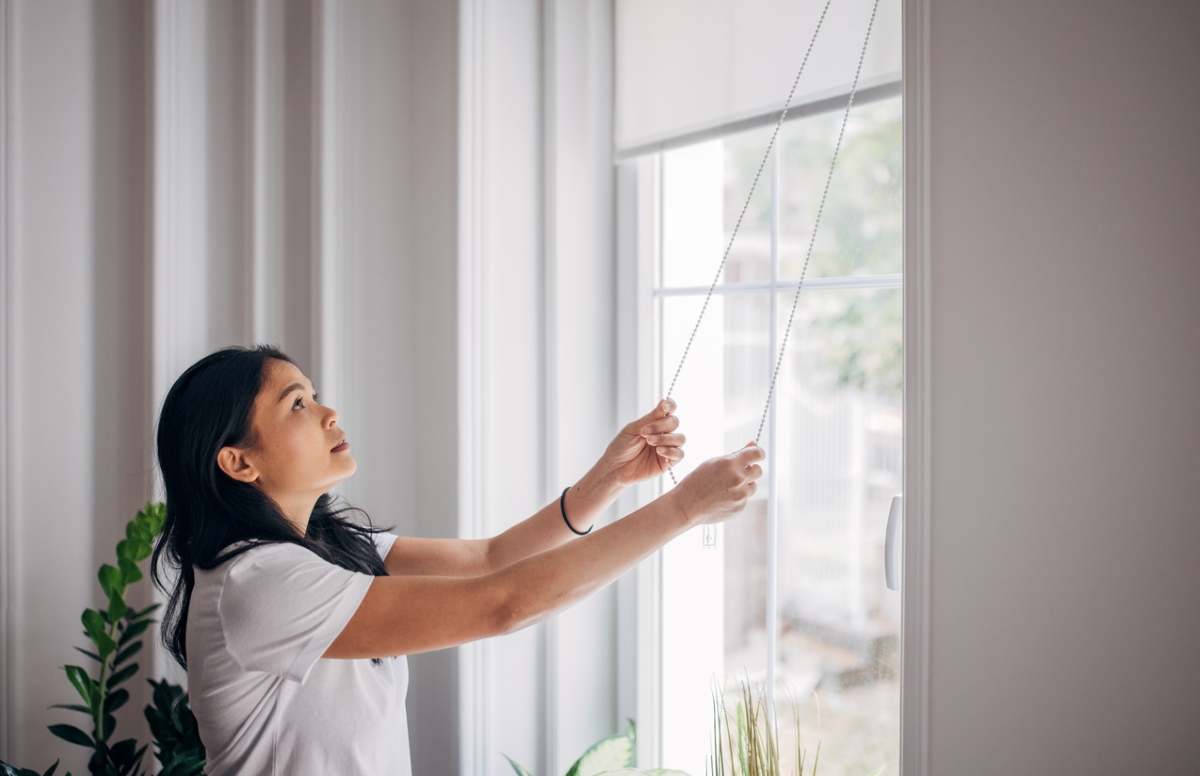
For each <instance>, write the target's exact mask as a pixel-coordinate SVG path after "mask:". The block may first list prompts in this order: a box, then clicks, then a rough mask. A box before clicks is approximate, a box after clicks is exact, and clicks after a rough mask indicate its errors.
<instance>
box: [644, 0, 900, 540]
mask: <svg viewBox="0 0 1200 776" xmlns="http://www.w3.org/2000/svg"><path fill="white" fill-rule="evenodd" d="M832 2H833V0H826V2H825V7H824V8H823V9H822V10H821V18H820V19H818V20H817V26H816V28H815V29H814V30H813V35H812V39H811V40H809V42H808V49H807V50H806V51H805V52H804V59H803V60H802V61H801V62H800V69H799V70H798V71H797V72H796V78H795V79H794V80H793V81H792V88H791V90H790V91H789V92H788V96H787V100H786V101H784V104H783V110H782V111H781V112H780V114H779V120H778V121H776V122H775V131H774V132H772V133H771V140H770V141H769V142H768V143H767V150H766V153H764V154H763V158H762V161H761V162H759V165H758V172H756V173H755V174H754V181H753V182H752V183H751V184H750V191H749V193H748V194H746V202H745V204H743V205H742V212H741V213H739V214H738V218H737V221H736V222H734V225H733V231H732V232H731V233H730V235H729V241H728V242H727V243H726V244H725V252H724V253H723V254H722V255H721V263H720V264H718V265H717V273H716V275H715V276H714V277H713V281H712V284H711V285H709V287H708V294H707V295H705V297H704V304H703V305H701V307H700V315H699V316H697V318H696V324H695V325H694V326H693V327H692V333H691V336H689V337H688V341H687V345H686V346H684V348H683V355H682V356H680V358H679V366H677V367H676V368H675V376H674V377H672V378H671V386H670V388H668V389H667V398H668V399H669V398H671V394H672V393H674V392H675V383H676V382H677V381H678V380H679V373H680V372H682V371H683V364H684V362H685V361H687V357H688V353H689V352H690V351H691V349H692V342H693V341H694V340H695V339H696V332H697V331H699V330H700V322H701V321H703V320H704V313H705V312H706V311H707V310H708V303H709V302H710V301H712V295H713V292H714V291H715V290H716V288H717V283H718V282H720V280H721V273H722V272H723V271H724V269H725V262H726V260H728V259H729V252H730V250H732V248H733V241H734V240H736V239H737V234H738V229H740V228H741V226H742V219H743V218H745V216H746V211H747V210H749V208H750V200H751V198H753V197H754V189H755V188H756V187H757V186H758V181H759V178H761V177H762V172H763V169H764V168H765V167H766V166H767V160H768V159H769V158H770V157H771V149H772V148H774V147H775V140H776V139H777V138H778V137H779V130H780V128H782V127H783V122H784V119H786V118H787V114H788V110H789V109H790V108H791V105H792V98H793V97H795V95H796V86H797V85H798V84H799V83H800V76H801V75H803V73H804V68H805V66H807V65H808V57H809V55H810V54H812V50H813V44H815V43H816V42H817V35H818V34H819V33H820V32H821V25H822V24H824V23H825V15H826V14H827V13H828V12H829V6H830V4H831V3H832ZM878 10H879V0H875V2H874V5H872V6H871V19H870V21H869V22H867V34H866V37H864V38H863V45H862V51H861V52H860V53H859V55H858V67H857V68H856V69H855V71H854V81H853V83H852V84H851V85H850V98H849V99H848V100H847V101H846V111H845V113H844V114H843V115H842V126H841V129H840V130H839V131H838V138H837V143H836V144H835V145H834V147H833V158H832V159H831V160H830V161H829V174H828V175H827V176H826V177H825V189H824V191H823V192H822V193H821V204H820V206H819V207H818V208H817V217H816V220H815V221H814V222H813V231H812V237H811V238H810V239H809V241H808V250H807V251H805V254H804V264H803V266H802V268H801V270H800V281H799V282H798V283H797V284H796V294H795V297H794V298H793V299H792V310H791V312H790V313H789V314H788V321H787V327H786V328H785V329H784V331H783V340H782V342H781V343H780V346H779V356H778V357H777V359H776V361H775V369H774V371H773V372H772V373H771V385H770V387H769V388H768V389H767V400H766V402H765V403H764V405H763V411H762V418H761V419H760V420H759V422H758V433H757V434H755V436H754V443H755V444H758V443H759V442H760V440H761V439H762V433H763V428H764V427H765V426H766V423H767V416H768V414H769V413H770V411H771V401H772V399H774V397H775V384H776V382H778V380H779V370H780V368H781V367H782V366H783V356H784V353H785V352H786V350H787V343H788V335H789V334H790V333H791V331H792V321H793V320H794V319H795V317H796V307H797V303H798V302H799V301H800V290H801V288H803V287H804V277H805V275H806V274H807V273H808V262H809V259H811V258H812V252H813V246H814V245H815V244H816V241H817V229H819V228H820V226H821V215H822V214H823V213H824V212H825V201H826V199H827V198H828V197H829V186H830V184H831V183H832V182H833V170H834V167H835V166H836V165H837V158H838V153H839V152H840V151H841V150H842V140H843V138H845V136H846V124H847V122H848V121H849V120H850V109H851V108H852V107H854V95H855V93H856V92H857V91H858V79H859V76H861V75H862V67H863V62H864V61H865V59H866V56H867V44H868V43H869V42H870V40H871V29H872V28H873V27H874V26H875V14H876V13H877V12H878ZM667 473H668V474H670V475H671V482H672V483H674V484H675V485H678V484H679V480H677V479H675V470H674V468H673V467H672V466H671V465H670V464H669V463H668V464H667ZM703 541H704V546H705V547H707V548H709V549H711V548H713V547H716V546H717V528H716V526H714V525H705V526H704V539H703Z"/></svg>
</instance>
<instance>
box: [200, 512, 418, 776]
mask: <svg viewBox="0 0 1200 776" xmlns="http://www.w3.org/2000/svg"><path fill="white" fill-rule="evenodd" d="M395 540H396V537H395V536H394V535H392V534H378V535H377V536H376V538H375V545H376V547H377V549H378V550H379V554H380V556H381V557H386V556H387V553H388V550H390V549H391V547H392V543H393V542H394V541H395ZM373 579H374V577H372V576H369V575H367V574H359V573H356V572H353V571H347V570H346V569H344V568H341V567H340V566H335V565H333V564H332V563H327V562H326V561H324V560H322V559H321V558H319V557H317V556H316V555H315V554H313V553H312V552H310V551H309V550H306V549H304V548H303V547H299V546H297V545H295V544H268V545H264V546H261V547H255V548H253V549H251V550H247V551H246V552H244V553H242V554H241V555H238V556H237V557H236V558H234V559H232V560H230V561H227V562H226V563H223V564H222V565H221V566H219V567H218V568H215V569H213V570H211V571H202V570H200V569H196V586H195V588H194V589H193V590H192V602H191V607H190V609H189V611H188V620H187V647H188V693H189V696H190V700H191V706H192V711H194V712H195V714H196V719H197V721H198V722H199V724H200V740H202V741H203V742H204V747H205V749H206V751H207V755H208V764H207V765H206V766H205V769H204V772H205V773H207V774H209V776H224V775H225V774H242V776H257V775H258V774H263V775H266V774H277V775H279V776H283V774H287V776H305V775H307V774H312V775H313V776H318V775H320V776H328V774H363V776H377V775H378V776H382V775H383V774H388V776H411V772H412V771H411V765H410V763H409V750H408V717H407V715H406V714H405V709H404V698H405V695H406V694H407V692H408V661H407V658H405V657H403V656H401V657H396V658H384V659H383V660H381V661H379V663H378V664H377V665H376V664H372V662H371V661H370V660H327V659H324V658H322V657H321V655H323V654H324V653H325V650H326V649H328V647H329V645H330V644H332V643H333V640H334V639H335V638H337V636H338V634H339V633H341V631H342V628H344V627H345V625H346V623H347V622H348V621H349V620H350V617H351V615H353V614H354V612H355V610H356V609H358V605H359V603H360V602H361V601H362V599H363V596H364V595H366V593H367V588H368V587H370V585H371V581H372V580H373Z"/></svg>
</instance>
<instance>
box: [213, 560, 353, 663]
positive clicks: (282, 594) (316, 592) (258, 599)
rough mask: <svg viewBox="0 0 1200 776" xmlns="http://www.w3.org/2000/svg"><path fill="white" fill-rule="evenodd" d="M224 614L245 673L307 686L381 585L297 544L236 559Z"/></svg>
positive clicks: (232, 650) (223, 624)
mask: <svg viewBox="0 0 1200 776" xmlns="http://www.w3.org/2000/svg"><path fill="white" fill-rule="evenodd" d="M229 563H230V564H232V565H231V566H230V568H229V571H228V573H227V574H226V575H225V583H224V586H223V588H222V590H221V600H220V605H219V608H218V611H219V612H220V617H221V627H222V629H223V630H224V635H225V643H226V646H227V647H228V649H229V653H230V654H231V655H232V656H233V658H234V660H236V661H237V662H238V665H239V666H241V667H242V668H243V669H244V670H247V671H263V672H266V673H269V674H275V675H276V676H282V677H283V678H285V679H291V680H292V681H295V682H303V681H304V680H305V679H307V678H308V672H309V671H311V670H312V667H313V666H314V665H316V663H317V660H318V659H319V658H320V657H321V655H323V654H325V650H326V649H328V648H329V645H330V644H332V643H333V640H334V639H336V638H337V637H338V634H339V633H341V632H342V628H344V627H346V623H347V622H349V621H350V618H351V617H352V616H353V615H354V612H355V611H356V610H357V609H358V605H359V604H360V603H361V602H362V599H363V596H365V595H366V594H367V588H369V587H370V586H371V582H372V581H373V580H374V579H375V578H374V577H372V576H371V575H369V574H360V573H358V572H354V571H349V570H348V569H344V568H342V567H340V566H335V565H334V564H332V563H329V562H327V561H325V560H322V559H321V558H319V557H318V556H317V555H315V554H314V553H313V552H311V551H310V550H307V549H305V548H303V547H300V546H298V545H295V544H268V545H265V546H262V547H255V548H254V549H252V550H248V551H246V552H244V553H242V554H241V555H239V556H238V557H236V558H234V559H233V560H231V561H229Z"/></svg>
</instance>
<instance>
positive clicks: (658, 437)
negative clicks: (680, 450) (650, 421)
mask: <svg viewBox="0 0 1200 776" xmlns="http://www.w3.org/2000/svg"><path fill="white" fill-rule="evenodd" d="M686 442H687V437H686V436H684V435H683V434H651V435H650V436H648V437H646V444H648V445H653V446H654V447H662V446H665V447H683V445H684V443H686Z"/></svg>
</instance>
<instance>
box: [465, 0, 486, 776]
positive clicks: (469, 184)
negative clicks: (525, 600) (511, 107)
mask: <svg viewBox="0 0 1200 776" xmlns="http://www.w3.org/2000/svg"><path fill="white" fill-rule="evenodd" d="M484 1H485V0H459V13H458V19H459V31H458V258H457V264H458V273H457V274H458V416H459V417H458V429H459V431H458V433H459V445H458V450H459V460H458V477H459V484H458V509H459V518H458V536H459V538H463V539H471V538H478V537H481V536H484V535H485V515H484V499H483V495H484V494H483V484H484V481H485V479H484V477H485V471H484V454H483V453H484V450H485V449H486V438H485V436H484V435H485V429H486V423H485V422H484V418H483V412H484V406H485V403H484V401H483V379H484V377H485V375H486V369H487V354H486V352H485V349H484V343H485V337H484V331H483V327H484V322H485V320H486V315H487V307H486V300H487V296H488V295H487V294H486V293H485V283H486V268H485V263H484V260H483V259H484V256H483V238H484V234H485V227H486V223H485V220H484V209H483V191H484V169H485V168H484V164H483V150H484V147H485V142H484V128H485V126H486V115H487V100H486V93H485V84H486V76H485V70H484V64H485V62H486V48H485V40H486V35H485V30H484V25H485V20H486V14H485V7H484ZM486 651H487V644H486V643H484V642H474V643H471V644H466V645H463V646H461V647H459V648H458V668H459V685H458V687H459V720H460V721H459V763H460V766H459V767H460V769H461V772H462V773H463V774H483V773H485V772H486V763H487V755H488V752H489V751H490V745H489V742H490V735H489V726H488V717H487V708H488V697H487V692H486V690H487V688H486V682H485V681H484V680H485V667H486V664H487V660H486V658H487V655H486Z"/></svg>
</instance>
